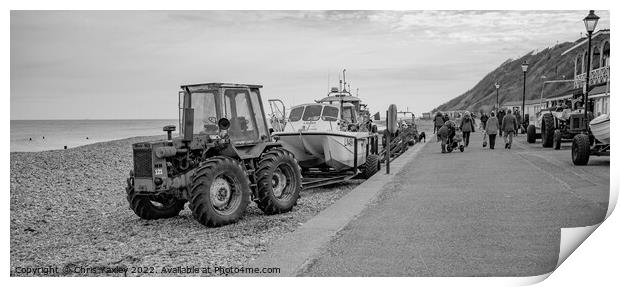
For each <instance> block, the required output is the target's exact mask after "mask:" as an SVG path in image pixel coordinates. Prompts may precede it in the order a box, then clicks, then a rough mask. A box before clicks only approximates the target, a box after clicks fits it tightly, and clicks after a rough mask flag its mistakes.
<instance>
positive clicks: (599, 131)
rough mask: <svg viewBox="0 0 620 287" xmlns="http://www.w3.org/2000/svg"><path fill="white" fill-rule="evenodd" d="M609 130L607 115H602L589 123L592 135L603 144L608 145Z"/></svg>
mask: <svg viewBox="0 0 620 287" xmlns="http://www.w3.org/2000/svg"><path fill="white" fill-rule="evenodd" d="M609 129H610V127H609V114H602V115H600V116H598V117H596V118H594V119H593V120H591V121H590V131H592V135H594V138H596V139H597V140H599V141H600V142H602V143H604V144H609V143H610V138H609Z"/></svg>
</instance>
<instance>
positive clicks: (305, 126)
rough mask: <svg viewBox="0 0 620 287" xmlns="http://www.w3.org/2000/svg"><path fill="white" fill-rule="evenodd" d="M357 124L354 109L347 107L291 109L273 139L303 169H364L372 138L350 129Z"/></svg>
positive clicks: (319, 104) (312, 105)
mask: <svg viewBox="0 0 620 287" xmlns="http://www.w3.org/2000/svg"><path fill="white" fill-rule="evenodd" d="M356 124H357V116H356V110H355V106H354V105H352V104H350V103H339V104H329V103H311V104H302V105H298V106H295V107H293V108H292V109H291V111H290V114H289V116H288V118H287V120H286V121H285V125H284V128H283V130H282V131H277V132H274V133H273V136H274V138H277V140H278V142H281V143H282V145H283V146H284V147H285V148H286V149H288V150H289V151H291V152H292V153H293V154H294V155H295V158H296V159H297V161H298V162H299V165H300V166H301V167H302V168H317V167H318V168H332V169H334V170H336V171H342V170H347V169H351V168H354V167H358V166H361V165H363V164H364V163H365V162H366V155H367V153H368V151H369V149H370V146H369V144H370V138H371V136H372V134H371V133H370V132H357V131H356V130H357V128H352V127H355V125H356ZM353 130H355V131H353ZM356 155H357V156H356Z"/></svg>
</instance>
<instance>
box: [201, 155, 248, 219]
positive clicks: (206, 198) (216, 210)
mask: <svg viewBox="0 0 620 287" xmlns="http://www.w3.org/2000/svg"><path fill="white" fill-rule="evenodd" d="M249 192H250V182H249V180H248V177H247V175H246V174H245V172H244V170H243V168H242V167H241V165H239V162H237V161H236V160H234V159H232V158H228V157H223V156H216V157H213V158H210V159H208V160H206V161H205V162H204V163H203V164H202V165H201V166H200V167H199V168H198V170H197V171H196V174H195V175H194V178H193V180H192V185H191V188H190V198H191V200H190V203H189V207H190V209H191V210H192V214H193V215H194V218H195V219H196V220H198V222H200V223H201V224H203V225H205V226H208V227H219V226H223V225H227V224H231V223H235V222H237V221H238V220H239V219H241V217H242V216H243V213H244V212H245V209H246V207H247V206H248V203H249V201H250V193H249Z"/></svg>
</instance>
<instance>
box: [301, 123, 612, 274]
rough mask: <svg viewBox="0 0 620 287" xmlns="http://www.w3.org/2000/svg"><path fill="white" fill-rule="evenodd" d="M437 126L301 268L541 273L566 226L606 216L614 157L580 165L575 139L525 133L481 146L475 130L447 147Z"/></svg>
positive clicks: (553, 260) (339, 271)
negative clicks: (558, 140) (461, 147)
mask: <svg viewBox="0 0 620 287" xmlns="http://www.w3.org/2000/svg"><path fill="white" fill-rule="evenodd" d="M431 134H432V132H429V133H428V136H427V137H428V140H429V141H430V142H429V143H427V144H426V145H425V146H424V147H423V148H422V149H421V150H420V151H419V152H418V154H417V156H416V157H414V158H412V159H411V160H409V161H408V162H406V163H405V166H404V167H403V168H402V169H401V170H400V172H399V173H398V174H396V175H395V177H394V179H393V182H392V184H391V185H390V187H389V188H388V189H386V190H383V191H382V193H381V194H380V196H379V200H378V201H377V202H376V203H374V204H371V205H370V206H368V207H367V208H366V209H365V210H364V211H363V212H362V213H361V214H360V215H359V216H358V217H357V218H356V219H354V220H352V221H351V222H350V223H349V224H348V225H346V227H344V228H343V229H341V230H340V231H339V232H338V233H337V234H335V235H334V236H333V238H332V239H331V240H330V241H329V243H328V244H326V245H325V246H322V247H321V250H320V252H319V255H317V256H316V257H315V258H312V259H311V260H309V263H307V264H306V266H305V267H304V268H303V270H302V271H300V273H298V274H296V275H303V276H534V275H540V274H544V273H547V272H549V271H552V270H553V269H554V268H555V266H556V264H557V260H558V252H559V248H560V228H564V227H577V226H587V225H593V224H596V223H599V222H601V221H602V220H603V219H604V217H605V213H606V211H607V205H608V197H609V157H601V158H598V157H593V158H592V159H591V161H590V164H589V165H587V166H574V165H573V164H572V163H571V159H570V143H564V144H563V147H562V149H561V150H559V151H558V150H553V149H547V148H545V149H543V148H542V147H541V144H540V140H538V142H537V143H536V144H528V143H526V142H525V136H524V135H519V136H518V137H516V138H515V142H514V144H513V147H512V149H510V150H506V149H504V144H503V141H502V139H501V138H498V142H497V146H496V149H495V150H489V149H488V148H484V149H483V148H482V144H481V134H480V133H479V132H477V133H474V134H472V138H471V143H470V145H469V147H468V148H466V150H465V152H463V153H461V152H458V151H456V152H452V153H450V154H441V153H440V146H439V144H438V143H436V142H435V139H434V136H433V135H431ZM383 172H384V171H383ZM319 216H320V215H319ZM300 244H301V243H300Z"/></svg>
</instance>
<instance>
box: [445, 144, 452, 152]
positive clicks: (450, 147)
mask: <svg viewBox="0 0 620 287" xmlns="http://www.w3.org/2000/svg"><path fill="white" fill-rule="evenodd" d="M446 150H447V151H448V152H452V150H453V147H452V144H449V145H448V146H447V147H446Z"/></svg>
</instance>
